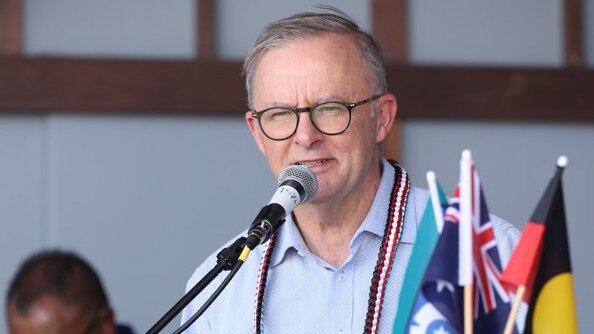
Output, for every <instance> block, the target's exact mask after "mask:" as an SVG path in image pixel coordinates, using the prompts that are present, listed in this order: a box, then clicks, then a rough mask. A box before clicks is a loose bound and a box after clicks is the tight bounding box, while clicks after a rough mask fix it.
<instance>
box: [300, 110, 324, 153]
mask: <svg viewBox="0 0 594 334" xmlns="http://www.w3.org/2000/svg"><path fill="white" fill-rule="evenodd" d="M323 139H324V134H323V133H321V132H320V131H318V129H316V127H315V126H314V125H313V123H312V122H311V114H310V113H301V115H300V117H299V125H298V126H297V131H296V132H295V138H294V142H295V143H296V144H297V145H300V146H303V147H311V146H313V145H314V144H316V143H317V142H321V141H322V140H323Z"/></svg>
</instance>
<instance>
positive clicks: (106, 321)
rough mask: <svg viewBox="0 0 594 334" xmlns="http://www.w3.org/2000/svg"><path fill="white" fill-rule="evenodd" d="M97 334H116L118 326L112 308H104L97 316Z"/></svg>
mask: <svg viewBox="0 0 594 334" xmlns="http://www.w3.org/2000/svg"><path fill="white" fill-rule="evenodd" d="M97 333H101V334H115V333H116V324H115V318H114V314H113V311H112V310H111V309H110V308H107V307H106V308H102V309H101V310H99V313H98V314H97Z"/></svg>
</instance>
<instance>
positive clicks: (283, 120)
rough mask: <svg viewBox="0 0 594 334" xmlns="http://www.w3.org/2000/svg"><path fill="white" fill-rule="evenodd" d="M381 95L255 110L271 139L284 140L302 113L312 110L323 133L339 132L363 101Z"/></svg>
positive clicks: (257, 117) (265, 133) (341, 131)
mask: <svg viewBox="0 0 594 334" xmlns="http://www.w3.org/2000/svg"><path fill="white" fill-rule="evenodd" d="M381 96H382V95H374V96H372V97H370V98H368V99H365V100H361V101H358V102H353V103H348V102H340V101H329V102H323V103H320V104H318V105H315V106H313V107H304V108H284V107H272V108H268V109H264V110H261V111H254V112H252V117H253V118H255V119H257V120H258V124H259V125H260V129H262V132H263V133H264V135H265V136H266V137H268V138H270V139H272V140H285V139H287V138H290V137H291V136H292V135H294V134H295V132H296V131H297V127H298V126H299V114H300V113H302V112H307V113H309V118H310V119H311V123H312V124H313V126H314V127H315V128H316V129H317V130H318V131H320V132H321V133H323V134H326V135H339V134H341V133H343V132H345V131H346V130H347V129H348V128H349V125H350V124H351V111H352V110H353V108H355V107H358V106H360V105H362V104H365V103H369V102H371V101H373V100H376V99H378V98H379V97H381Z"/></svg>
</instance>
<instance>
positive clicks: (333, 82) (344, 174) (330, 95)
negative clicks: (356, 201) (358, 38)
mask: <svg viewBox="0 0 594 334" xmlns="http://www.w3.org/2000/svg"><path fill="white" fill-rule="evenodd" d="M252 87H253V88H252V92H253V102H254V105H253V108H254V110H256V111H260V110H263V109H266V108H270V107H273V106H284V107H291V108H295V107H310V106H314V105H316V104H318V103H320V102H326V101H343V102H349V103H350V102H356V101H360V100H363V99H367V98H369V97H370V95H371V94H372V93H373V92H372V91H371V88H370V84H369V79H368V78H367V75H366V72H365V68H364V66H363V63H362V60H361V57H360V55H359V51H358V50H357V49H356V48H355V46H354V44H353V42H352V41H351V40H350V38H349V37H347V36H345V35H339V34H326V35H322V36H319V37H318V36H316V37H310V38H304V39H299V40H297V41H294V42H291V43H289V44H287V45H284V46H280V47H276V48H273V49H270V50H268V51H267V52H266V53H265V54H264V55H263V56H262V58H261V59H260V62H259V63H258V66H257V70H256V73H255V75H254V79H253V86H252ZM375 103H376V104H377V108H379V109H380V111H379V113H378V114H377V115H376V117H372V116H371V104H370V103H368V104H364V105H361V106H358V107H356V108H354V109H353V110H352V118H351V123H350V126H349V128H348V129H347V130H346V131H345V132H344V133H342V134H340V135H334V136H332V135H325V134H322V133H320V132H319V131H317V130H316V129H315V128H314V126H313V125H312V123H311V120H310V118H309V114H306V113H301V114H300V121H299V126H298V128H297V132H296V133H295V134H294V135H293V136H292V137H290V138H288V139H286V140H283V141H274V140H271V139H269V138H267V137H266V136H264V134H263V133H262V131H261V130H260V128H259V126H258V122H257V120H255V119H253V118H252V117H251V113H250V112H248V113H246V121H247V122H248V125H249V127H250V130H251V132H252V135H253V136H254V138H255V140H256V143H257V144H258V147H259V149H260V151H261V152H262V153H263V154H264V155H265V156H266V158H267V159H268V163H269V165H270V168H271V169H272V172H273V173H274V175H275V176H277V177H278V175H279V173H280V171H281V170H282V169H283V168H284V167H286V166H288V165H291V164H296V163H303V164H308V165H309V167H310V168H311V169H312V170H313V171H314V172H315V174H316V176H317V179H318V184H319V187H318V193H317V195H316V197H315V198H314V200H312V203H316V202H317V203H322V202H324V201H336V202H339V201H340V200H341V198H342V197H346V196H349V195H357V191H366V188H365V187H366V186H368V184H370V183H373V182H376V181H377V180H376V179H378V178H379V159H380V154H381V152H380V151H381V149H380V146H379V143H381V142H382V141H383V139H384V138H385V136H386V135H387V132H388V130H389V127H390V126H391V124H392V121H393V118H394V115H395V113H396V101H395V98H394V96H393V95H390V94H387V95H384V96H382V97H381V98H380V99H378V100H377V101H376V102H375Z"/></svg>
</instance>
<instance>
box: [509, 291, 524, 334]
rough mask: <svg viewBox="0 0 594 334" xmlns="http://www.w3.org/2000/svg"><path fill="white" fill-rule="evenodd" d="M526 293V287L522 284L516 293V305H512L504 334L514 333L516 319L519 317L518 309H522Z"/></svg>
mask: <svg viewBox="0 0 594 334" xmlns="http://www.w3.org/2000/svg"><path fill="white" fill-rule="evenodd" d="M525 293H526V286H525V285H524V284H522V285H520V286H519V287H518V290H517V291H516V299H514V304H513V305H512V309H511V311H510V312H509V317H508V318H507V323H506V324H505V329H504V330H503V334H511V332H512V331H513V329H514V323H515V321H516V317H517V316H518V309H519V308H520V304H521V303H522V299H524V294H525Z"/></svg>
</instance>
